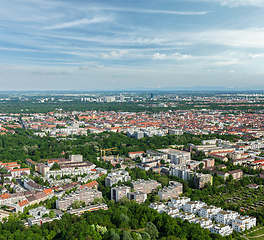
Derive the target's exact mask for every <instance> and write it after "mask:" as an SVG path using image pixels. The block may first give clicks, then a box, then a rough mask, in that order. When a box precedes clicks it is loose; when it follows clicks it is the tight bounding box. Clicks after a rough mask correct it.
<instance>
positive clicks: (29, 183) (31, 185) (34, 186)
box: [23, 178, 43, 191]
mask: <svg viewBox="0 0 264 240" xmlns="http://www.w3.org/2000/svg"><path fill="white" fill-rule="evenodd" d="M23 184H24V187H25V188H26V189H27V190H29V191H32V190H42V189H43V186H41V185H39V184H38V183H36V182H34V181H33V180H32V179H30V178H26V179H24V182H23Z"/></svg>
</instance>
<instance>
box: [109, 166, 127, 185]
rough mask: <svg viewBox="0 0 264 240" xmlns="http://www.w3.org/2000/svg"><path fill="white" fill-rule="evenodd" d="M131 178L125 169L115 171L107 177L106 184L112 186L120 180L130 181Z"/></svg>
mask: <svg viewBox="0 0 264 240" xmlns="http://www.w3.org/2000/svg"><path fill="white" fill-rule="evenodd" d="M130 180H131V177H130V176H129V173H128V172H127V171H124V170H120V171H116V172H113V173H109V174H108V176H107V177H106V178H105V186H109V187H112V186H113V185H114V184H117V183H118V182H119V181H121V182H128V181H130Z"/></svg>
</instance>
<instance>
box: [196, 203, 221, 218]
mask: <svg viewBox="0 0 264 240" xmlns="http://www.w3.org/2000/svg"><path fill="white" fill-rule="evenodd" d="M220 211H222V209H221V208H219V207H215V206H207V205H206V206H203V207H202V208H201V209H200V210H199V212H198V215H199V216H200V217H204V218H209V219H211V220H214V219H215V217H216V215H217V213H218V212H220Z"/></svg>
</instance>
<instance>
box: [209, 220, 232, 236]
mask: <svg viewBox="0 0 264 240" xmlns="http://www.w3.org/2000/svg"><path fill="white" fill-rule="evenodd" d="M210 232H211V233H217V234H220V235H221V236H223V237H224V236H228V235H230V234H232V233H233V229H232V228H231V227H229V226H227V225H225V224H222V223H219V224H215V225H213V227H211V228H210Z"/></svg>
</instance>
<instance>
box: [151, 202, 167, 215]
mask: <svg viewBox="0 0 264 240" xmlns="http://www.w3.org/2000/svg"><path fill="white" fill-rule="evenodd" d="M149 207H150V208H153V209H155V210H156V211H158V212H159V213H162V212H163V210H164V209H165V208H166V206H165V205H164V204H163V203H162V202H154V203H151V204H150V205H149Z"/></svg>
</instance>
